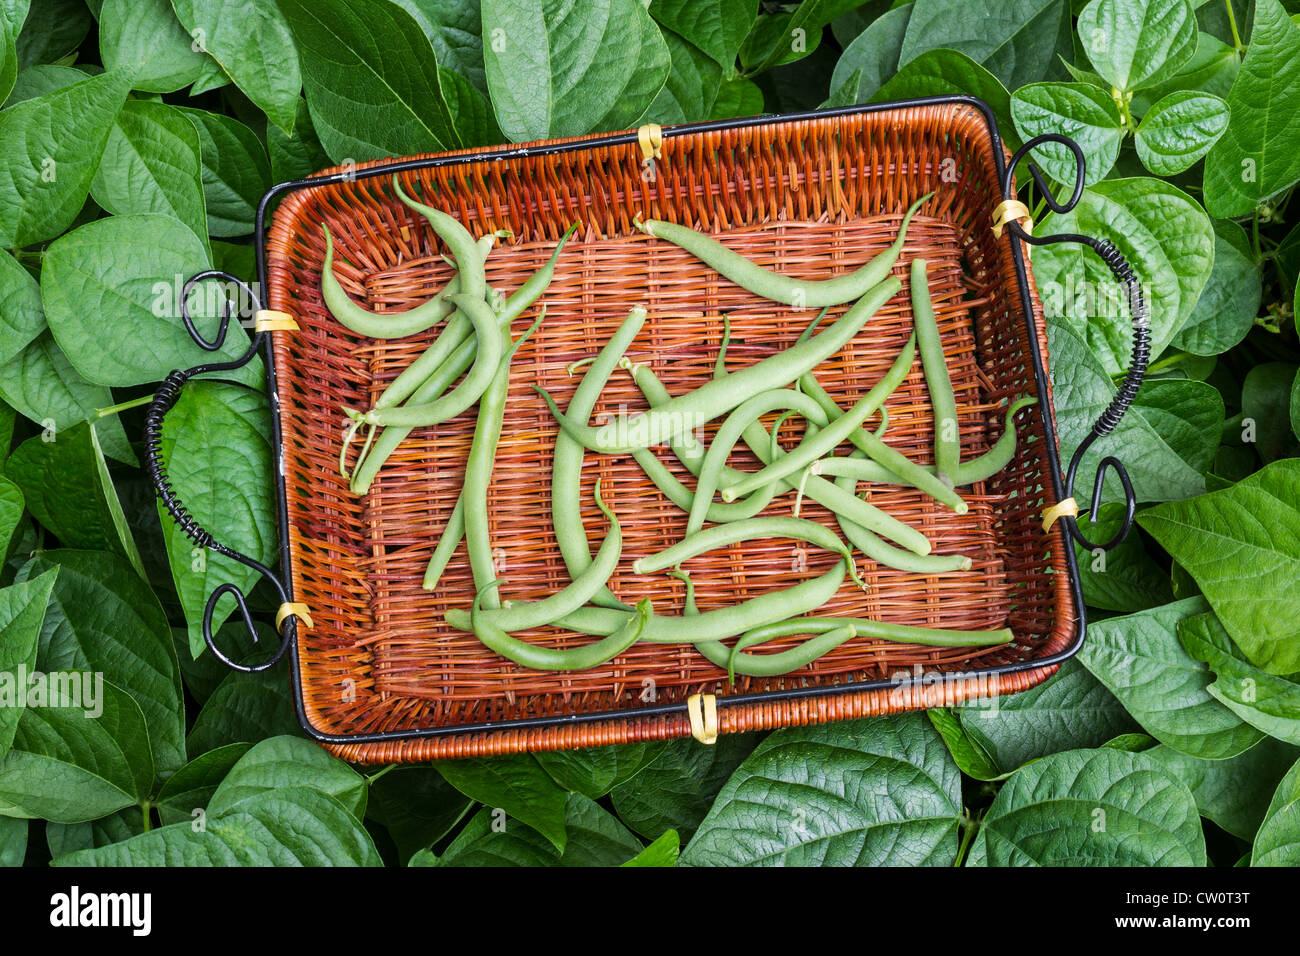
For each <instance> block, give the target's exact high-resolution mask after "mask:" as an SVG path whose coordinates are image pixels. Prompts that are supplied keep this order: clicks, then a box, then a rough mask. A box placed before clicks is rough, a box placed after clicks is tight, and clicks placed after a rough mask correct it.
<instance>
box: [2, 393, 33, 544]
mask: <svg viewBox="0 0 1300 956" xmlns="http://www.w3.org/2000/svg"><path fill="white" fill-rule="evenodd" d="M0 414H2V413H0ZM9 420H10V423H11V427H12V421H13V413H12V412H10V414H9ZM7 441H8V439H7V438H6V442H7ZM26 506H27V504H26V502H25V501H24V500H23V492H22V489H21V488H19V487H18V486H17V485H15V484H14V483H13V482H12V481H10V480H9V479H8V478H4V477H0V557H3V556H4V555H5V554H7V553H8V552H9V545H10V544H11V543H12V542H13V538H14V532H15V531H17V530H18V524H19V522H20V521H22V518H23V511H24V510H25V509H26Z"/></svg>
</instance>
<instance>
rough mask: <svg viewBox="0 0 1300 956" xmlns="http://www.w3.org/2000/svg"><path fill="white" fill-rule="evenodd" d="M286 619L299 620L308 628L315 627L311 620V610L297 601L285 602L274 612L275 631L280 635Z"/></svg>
mask: <svg viewBox="0 0 1300 956" xmlns="http://www.w3.org/2000/svg"><path fill="white" fill-rule="evenodd" d="M286 617H296V618H299V619H300V620H301V621H302V622H303V623H304V624H306V625H307V626H308V627H315V626H316V624H315V622H313V621H312V619H311V609H310V608H309V607H307V605H306V604H303V603H301V602H299V601H285V602H284V603H283V604H281V605H280V610H278V611H276V612H275V630H276V633H280V632H281V630H282V627H283V625H284V619H285V618H286Z"/></svg>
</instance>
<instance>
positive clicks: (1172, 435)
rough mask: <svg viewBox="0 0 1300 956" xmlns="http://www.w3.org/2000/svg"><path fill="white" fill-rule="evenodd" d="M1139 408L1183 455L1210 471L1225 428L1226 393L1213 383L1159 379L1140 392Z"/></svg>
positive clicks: (1174, 448) (1174, 449)
mask: <svg viewBox="0 0 1300 956" xmlns="http://www.w3.org/2000/svg"><path fill="white" fill-rule="evenodd" d="M1134 407H1136V408H1138V409H1139V410H1140V412H1141V415H1142V417H1143V418H1144V419H1146V421H1147V423H1148V424H1150V425H1151V427H1152V428H1153V429H1155V431H1156V432H1157V433H1158V434H1159V435H1161V436H1162V437H1163V439H1164V441H1165V443H1166V444H1167V445H1168V446H1169V447H1170V448H1171V449H1173V451H1174V454H1176V455H1177V456H1178V457H1179V458H1181V459H1182V460H1183V461H1185V462H1187V463H1188V464H1189V465H1191V466H1192V468H1193V469H1195V470H1196V471H1199V472H1205V471H1209V469H1210V467H1211V465H1212V464H1213V463H1214V454H1215V452H1216V451H1217V450H1218V446H1219V438H1220V435H1221V433H1222V430H1223V419H1224V411H1223V396H1222V395H1221V394H1219V390H1218V389H1216V388H1215V387H1214V386H1213V385H1210V384H1208V383H1206V382H1197V381H1193V380H1190V379H1183V380H1180V379H1168V380H1160V379H1155V380H1153V381H1150V382H1145V383H1143V385H1142V388H1141V389H1140V390H1139V391H1138V395H1137V400H1136V402H1135V403H1134Z"/></svg>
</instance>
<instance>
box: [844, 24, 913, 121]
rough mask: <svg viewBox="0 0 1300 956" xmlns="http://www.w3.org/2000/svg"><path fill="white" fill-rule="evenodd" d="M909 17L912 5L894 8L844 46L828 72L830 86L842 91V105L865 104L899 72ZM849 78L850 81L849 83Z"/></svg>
mask: <svg viewBox="0 0 1300 956" xmlns="http://www.w3.org/2000/svg"><path fill="white" fill-rule="evenodd" d="M911 17H912V4H910V3H907V4H903V6H901V7H895V8H894V9H892V10H890V11H889V12H887V13H885V14H883V15H882V16H881V17H880V18H879V19H878V20H875V21H874V22H873V23H872V24H871V25H870V26H869V27H867V28H866V29H865V30H863V31H862V32H861V33H859V34H858V35H857V36H856V37H854V39H853V42H851V43H849V44H847V45H846V46H845V47H844V52H843V53H841V54H840V58H839V61H838V62H837V63H836V64H835V72H834V73H832V74H831V89H832V90H844V87H845V85H846V84H848V89H847V90H844V92H843V94H840V95H841V96H842V98H841V105H844V106H850V105H852V104H854V103H865V102H867V99H868V98H869V97H870V96H871V95H872V94H873V93H875V92H876V90H878V89H880V88H881V87H882V86H884V84H885V82H886V81H887V80H888V79H889V78H890V77H892V76H893V75H894V74H895V73H897V72H898V56H899V53H900V52H901V51H902V49H903V35H904V34H905V33H906V32H907V23H908V21H909V20H910V19H911ZM850 81H851V82H850Z"/></svg>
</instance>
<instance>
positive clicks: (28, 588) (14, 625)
mask: <svg viewBox="0 0 1300 956" xmlns="http://www.w3.org/2000/svg"><path fill="white" fill-rule="evenodd" d="M54 577H55V575H54V573H53V572H51V573H49V574H43V575H41V576H40V577H38V578H34V579H33V580H31V581H23V582H21V583H19V584H11V585H10V586H9V587H7V588H0V704H2V705H3V706H0V758H2V757H4V755H5V754H6V753H8V752H9V747H10V746H11V745H12V744H13V742H14V733H15V732H16V731H17V730H18V721H19V719H20V718H21V717H22V715H23V708H24V706H25V705H26V704H25V700H22V699H20V697H21V696H22V695H21V692H20V691H21V689H20V687H19V686H18V685H19V684H20V683H21V681H22V679H23V678H22V675H23V674H30V673H31V672H32V671H33V670H35V669H36V648H37V645H38V643H39V638H40V634H41V622H42V621H43V620H44V619H45V605H46V604H48V603H49V600H50V591H51V589H52V588H53V587H54Z"/></svg>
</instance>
